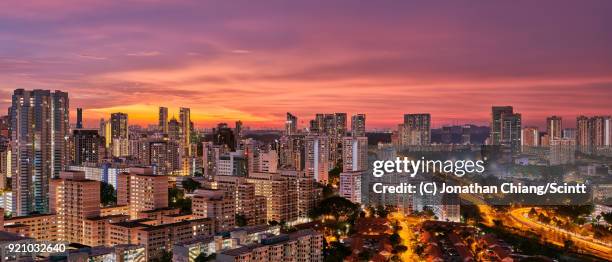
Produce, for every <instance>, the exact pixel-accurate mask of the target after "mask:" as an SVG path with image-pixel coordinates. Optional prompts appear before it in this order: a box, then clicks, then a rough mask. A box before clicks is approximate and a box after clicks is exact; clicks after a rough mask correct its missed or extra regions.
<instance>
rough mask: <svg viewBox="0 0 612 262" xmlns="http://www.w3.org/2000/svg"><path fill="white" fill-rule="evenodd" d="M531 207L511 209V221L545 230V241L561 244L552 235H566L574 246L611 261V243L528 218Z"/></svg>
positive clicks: (537, 229) (536, 229) (561, 244)
mask: <svg viewBox="0 0 612 262" xmlns="http://www.w3.org/2000/svg"><path fill="white" fill-rule="evenodd" d="M529 210H531V208H528V207H525V208H516V209H513V210H511V211H510V212H509V213H508V214H509V215H510V217H511V218H512V220H513V221H515V222H517V223H520V224H521V225H523V226H525V227H527V228H530V229H534V230H535V231H543V232H546V234H547V236H548V238H547V241H548V242H550V243H553V244H556V245H559V246H563V243H562V241H560V240H555V239H554V238H553V237H554V235H557V236H559V235H562V236H567V238H568V239H570V240H571V241H572V242H573V243H574V245H576V247H578V248H579V249H581V250H585V251H587V252H588V253H591V254H593V255H595V256H598V257H601V258H604V259H607V260H610V261H612V244H611V243H605V242H603V241H599V240H597V239H593V238H592V237H587V236H582V235H579V234H576V233H573V232H569V231H566V230H563V229H560V228H557V227H554V226H551V225H546V224H542V223H540V222H537V221H534V220H531V219H529V217H528V216H527V214H528V213H529ZM551 235H552V236H551Z"/></svg>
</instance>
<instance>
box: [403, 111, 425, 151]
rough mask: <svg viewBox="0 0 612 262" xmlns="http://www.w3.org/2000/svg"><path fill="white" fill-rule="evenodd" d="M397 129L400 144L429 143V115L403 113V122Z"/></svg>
mask: <svg viewBox="0 0 612 262" xmlns="http://www.w3.org/2000/svg"><path fill="white" fill-rule="evenodd" d="M400 129H401V130H398V133H399V135H400V141H401V142H400V144H402V145H429V144H430V143H431V115H430V114H404V123H403V125H401V128H400Z"/></svg>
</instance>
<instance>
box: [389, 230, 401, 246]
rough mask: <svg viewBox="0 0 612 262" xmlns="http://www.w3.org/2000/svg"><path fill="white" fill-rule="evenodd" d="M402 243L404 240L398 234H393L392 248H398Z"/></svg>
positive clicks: (390, 238) (390, 239) (390, 240)
mask: <svg viewBox="0 0 612 262" xmlns="http://www.w3.org/2000/svg"><path fill="white" fill-rule="evenodd" d="M401 241H402V238H401V237H400V235H399V234H398V233H393V234H392V235H391V236H389V242H391V245H392V246H397V245H398V244H399V243H400V242H401Z"/></svg>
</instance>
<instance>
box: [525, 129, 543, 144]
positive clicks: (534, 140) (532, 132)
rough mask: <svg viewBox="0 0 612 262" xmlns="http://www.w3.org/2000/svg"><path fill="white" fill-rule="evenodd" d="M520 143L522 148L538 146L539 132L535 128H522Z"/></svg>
mask: <svg viewBox="0 0 612 262" xmlns="http://www.w3.org/2000/svg"><path fill="white" fill-rule="evenodd" d="M521 143H522V145H523V146H529V147H534V146H540V132H539V131H538V128H537V127H525V128H523V131H522V135H521Z"/></svg>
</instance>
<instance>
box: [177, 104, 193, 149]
mask: <svg viewBox="0 0 612 262" xmlns="http://www.w3.org/2000/svg"><path fill="white" fill-rule="evenodd" d="M179 120H180V121H181V138H182V145H183V148H185V150H186V151H185V153H186V154H187V156H190V155H191V151H190V150H191V147H190V146H189V145H190V144H191V110H190V109H189V108H185V107H181V108H180V112H179Z"/></svg>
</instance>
